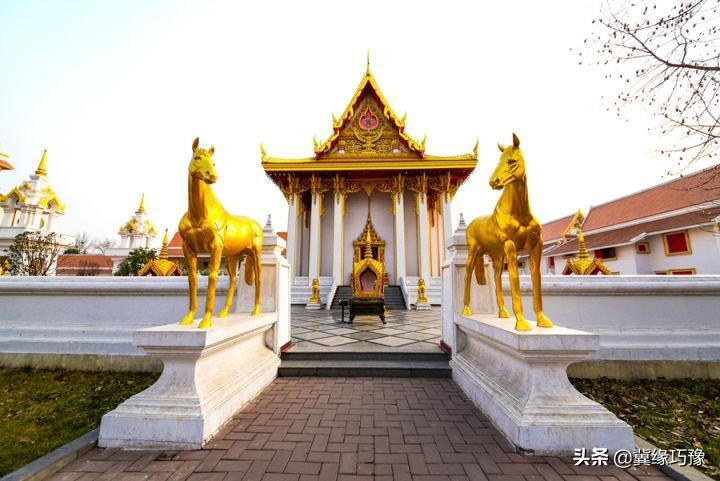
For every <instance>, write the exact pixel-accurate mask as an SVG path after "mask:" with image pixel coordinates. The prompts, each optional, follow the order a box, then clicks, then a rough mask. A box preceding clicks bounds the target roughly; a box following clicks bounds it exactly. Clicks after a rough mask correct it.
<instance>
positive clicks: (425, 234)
mask: <svg viewBox="0 0 720 481" xmlns="http://www.w3.org/2000/svg"><path fill="white" fill-rule="evenodd" d="M415 206H416V210H417V227H418V264H419V265H418V274H419V276H420V277H421V278H422V279H424V280H425V282H429V280H430V226H429V224H428V205H427V192H425V191H420V192H416V193H415Z"/></svg>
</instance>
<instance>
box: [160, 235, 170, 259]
mask: <svg viewBox="0 0 720 481" xmlns="http://www.w3.org/2000/svg"><path fill="white" fill-rule="evenodd" d="M167 233H168V230H167V228H165V237H163V243H162V247H161V248H160V259H161V260H165V261H166V260H167V259H168V251H167V248H168V238H167Z"/></svg>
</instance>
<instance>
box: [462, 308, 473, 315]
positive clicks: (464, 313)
mask: <svg viewBox="0 0 720 481" xmlns="http://www.w3.org/2000/svg"><path fill="white" fill-rule="evenodd" d="M462 315H463V316H472V311H471V310H470V306H465V307H463V312H462Z"/></svg>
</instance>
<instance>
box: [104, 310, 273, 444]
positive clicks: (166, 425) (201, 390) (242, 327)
mask: <svg viewBox="0 0 720 481" xmlns="http://www.w3.org/2000/svg"><path fill="white" fill-rule="evenodd" d="M276 319H277V313H266V314H262V315H260V316H250V315H249V314H245V313H243V314H231V315H230V316H228V317H226V318H224V319H213V326H212V327H211V328H210V329H198V328H197V327H196V326H181V325H179V324H167V325H164V326H158V327H153V328H149V329H142V330H139V331H136V332H135V335H134V343H135V345H137V346H139V347H141V348H143V349H144V350H145V351H146V352H147V353H148V355H150V356H153V357H157V358H160V359H161V360H162V362H163V364H164V367H163V372H162V375H161V376H160V378H159V379H158V380H157V382H156V383H155V384H153V385H152V386H150V387H149V388H148V389H146V390H145V391H143V392H141V393H139V394H136V395H135V396H133V397H131V398H130V399H128V400H127V401H125V402H124V403H122V404H121V405H120V406H118V407H117V409H115V410H114V411H111V412H109V413H108V414H106V415H104V416H103V418H102V422H101V424H100V439H99V441H98V444H99V446H101V447H119V448H130V449H156V450H178V449H200V448H201V447H202V446H203V444H205V442H207V441H208V440H209V439H210V438H211V437H212V436H213V435H214V434H215V433H216V432H217V431H218V430H219V429H220V428H221V427H222V425H223V424H225V423H226V422H227V421H228V420H229V419H230V418H231V417H232V416H233V414H235V413H236V412H237V411H238V410H239V409H241V408H242V407H243V406H244V405H245V404H247V402H248V401H250V400H251V399H253V397H255V395H256V394H258V393H259V392H260V391H261V390H262V389H263V388H265V386H267V385H268V384H269V383H270V382H272V380H273V379H275V377H276V376H277V370H278V366H279V365H280V359H279V357H278V356H277V355H276V354H275V353H274V352H273V350H272V348H271V347H272V346H273V342H274V336H275V329H276Z"/></svg>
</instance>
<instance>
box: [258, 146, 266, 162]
mask: <svg viewBox="0 0 720 481" xmlns="http://www.w3.org/2000/svg"><path fill="white" fill-rule="evenodd" d="M260 158H261V159H262V161H263V162H265V161H266V160H267V152H265V146H264V145H263V144H262V142H260Z"/></svg>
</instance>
